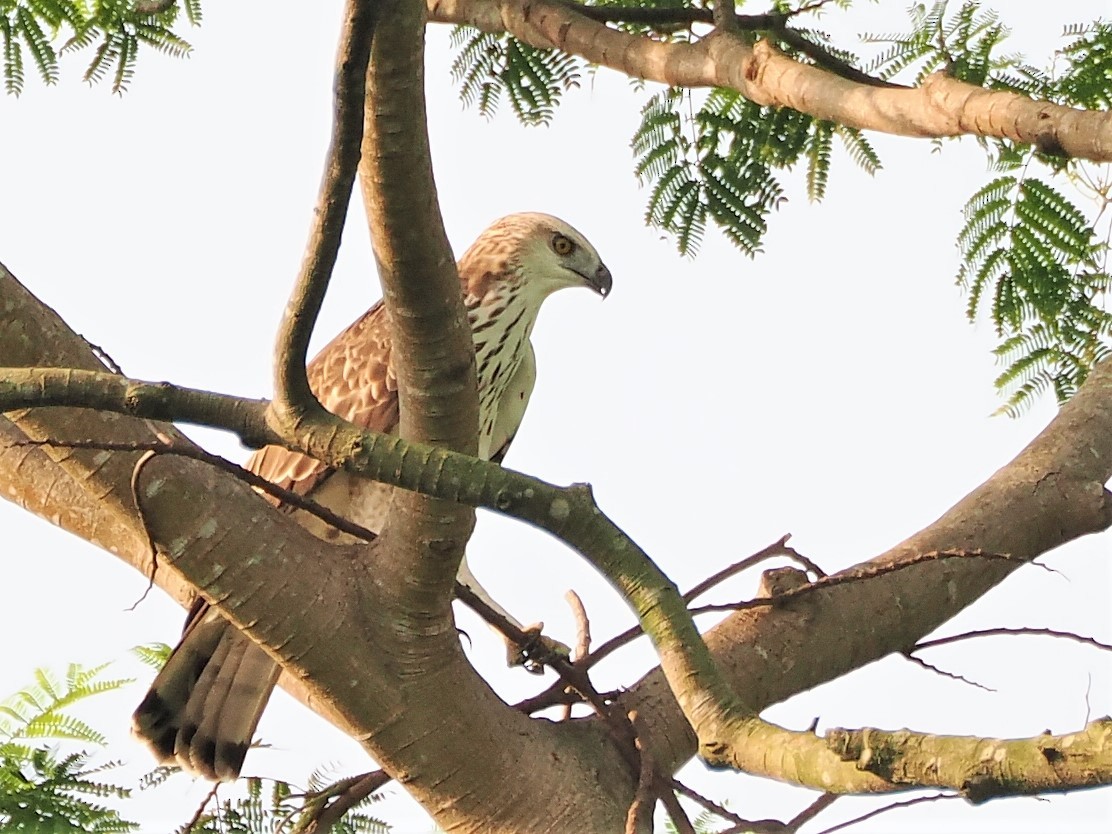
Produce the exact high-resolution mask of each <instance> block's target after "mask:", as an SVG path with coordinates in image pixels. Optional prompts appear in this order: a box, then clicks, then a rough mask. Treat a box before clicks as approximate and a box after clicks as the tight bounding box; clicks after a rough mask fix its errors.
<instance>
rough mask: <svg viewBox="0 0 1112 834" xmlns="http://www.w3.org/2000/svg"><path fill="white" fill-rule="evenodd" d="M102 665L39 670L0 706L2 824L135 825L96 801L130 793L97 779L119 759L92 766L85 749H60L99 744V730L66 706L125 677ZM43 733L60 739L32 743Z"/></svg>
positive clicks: (55, 827)
mask: <svg viewBox="0 0 1112 834" xmlns="http://www.w3.org/2000/svg"><path fill="white" fill-rule="evenodd" d="M104 669H105V666H97V667H93V668H91V669H87V668H84V667H81V666H78V665H76V664H71V665H70V667H69V668H68V670H67V671H66V676H65V679H64V680H59V679H58V678H56V677H55V676H54V675H53V674H52V673H50V672H48V671H46V670H43V669H40V670H37V671H36V672H35V681H34V682H33V683H32V684H30V685H28V686H27V687H25V688H24V689H22V690H20V691H19V692H17V693H15V694H14V695H12V696H11V697H10V698H8V699H7V700H6V701H5V702H4V703H3V704H0V830H3V831H57V832H75V834H76V832H83V831H89V832H97V834H100V833H101V832H104V834H108V833H109V832H121V831H133V830H135V829H136V828H137V826H136V825H135V824H134V823H132V822H129V821H127V820H125V819H123V818H121V817H120V815H119V813H118V812H117V811H116V810H115V809H113V808H109V807H107V806H105V805H104V804H103V803H102V801H101V800H103V799H105V798H109V797H116V798H121V799H122V798H126V797H127V796H128V795H129V791H128V790H127V789H126V788H122V787H120V786H119V785H116V784H113V783H111V782H108V781H105V780H104V779H103V778H102V777H101V774H103V773H104V772H105V771H107V770H110V769H111V768H113V767H115V766H116V765H117V764H118V763H117V762H108V763H105V764H100V765H93V764H91V761H92V753H91V752H90V751H89V750H87V749H80V750H76V751H70V752H62V747H63V746H67V743H68V746H73V743H75V742H76V743H79V744H80V745H85V746H94V747H96V746H102V745H103V744H104V737H103V736H102V735H101V734H100V733H99V732H98V731H97V730H95V729H94V728H93V727H91V726H90V725H89V724H87V723H86V722H85V721H83V720H81V719H79V718H77V717H75V716H74V715H73V714H72V713H70V712H69V709H70V708H71V707H72V706H73V705H74V704H76V703H78V702H79V701H82V700H84V699H86V698H90V697H92V696H94V695H98V694H101V693H104V692H110V691H112V690H115V689H119V688H120V687H121V686H124V685H125V684H127V683H129V682H130V681H127V680H119V679H116V680H113V679H105V678H103V676H102V675H103V672H104ZM42 739H53V740H60V741H61V742H62V745H58V746H53V747H48V746H44V745H42V744H40V743H36V742H38V741H40V740H42Z"/></svg>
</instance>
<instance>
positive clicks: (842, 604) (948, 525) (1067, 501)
mask: <svg viewBox="0 0 1112 834" xmlns="http://www.w3.org/2000/svg"><path fill="white" fill-rule="evenodd" d="M1110 477H1112V362H1104V363H1101V364H1098V365H1097V366H1096V367H1095V368H1094V369H1093V371H1092V373H1091V375H1090V377H1089V379H1088V380H1087V381H1086V383H1085V385H1083V386H1082V387H1081V390H1080V391H1079V392H1078V393H1077V395H1076V396H1075V397H1074V398H1073V399H1072V400H1070V402H1068V403H1067V404H1066V405H1065V406H1063V407H1062V409H1061V411H1060V412H1059V414H1058V416H1057V417H1056V418H1055V419H1054V420H1053V421H1051V423H1050V424H1049V425H1048V426H1047V427H1046V428H1045V429H1044V430H1043V432H1042V433H1041V434H1040V435H1039V436H1038V437H1037V438H1035V440H1033V441H1032V442H1031V443H1030V444H1029V445H1028V446H1027V447H1026V448H1025V449H1024V450H1023V451H1022V452H1021V453H1020V454H1019V455H1018V456H1017V457H1016V458H1015V459H1014V460H1013V461H1012V462H1011V463H1009V464H1008V465H1007V466H1005V467H1004V468H1002V469H1001V470H1000V471H998V472H997V473H996V474H995V475H993V476H992V477H991V478H990V479H989V480H988V481H986V482H985V483H984V484H982V485H981V486H979V487H978V488H977V489H976V490H974V491H973V492H972V493H970V494H969V495H968V496H966V497H965V498H964V499H962V501H960V502H959V503H958V504H957V505H955V506H954V507H953V508H952V509H951V510H950V511H948V512H947V513H946V514H945V515H944V516H943V517H942V518H940V519H939V520H938V521H936V522H935V523H934V524H932V525H930V526H929V527H927V528H926V529H924V530H922V531H920V532H919V533H917V534H915V535H914V536H912V537H911V538H909V539H908V540H906V541H905V542H903V543H901V544H899V545H897V546H896V547H894V548H893V549H891V550H890V551H888V552H887V553H884V554H882V555H881V556H878V557H876V558H875V559H873V560H871V561H870V562H868V563H866V564H864V565H858V566H855V567H853V568H851V569H849V570H848V571H845V572H843V574H837V575H835V576H839V577H840V576H842V575H846V576H853V575H856V576H860V575H861V574H862V571H863V570H865V571H875V570H878V569H881V568H884V567H885V566H891V565H895V564H899V563H900V562H902V561H906V560H907V559H908V558H910V557H913V556H915V554H917V553H931V552H974V551H977V550H982V551H985V552H989V553H998V554H1007V555H1008V556H1009V557H1010V558H1006V559H1005V558H1001V559H956V558H951V559H931V560H927V561H923V562H920V563H919V564H915V565H912V566H911V567H909V568H907V569H903V570H899V571H892V572H888V573H884V574H880V575H874V578H872V579H870V580H869V581H868V582H860V581H848V582H842V583H840V584H836V583H839V582H840V580H837V579H834V578H833V577H832V578H831V579H830V580H824V582H826V583H829V584H828V587H825V588H819V589H817V590H815V591H807V592H805V593H803V592H801V595H800V596H798V597H797V598H796V599H795V600H793V601H792V602H790V603H788V604H780V605H775V606H765V607H762V608H758V609H753V610H749V611H741V612H738V613H737V614H734V615H732V616H730V617H729V618H727V619H726V620H724V621H723V622H722V623H721V624H719V625H718V626H716V627H715V628H713V629H711V630H710V631H709V632H707V634H705V635H704V639H705V640H706V642H707V644H708V646H709V647H710V648H711V650H712V652H713V654H714V656H715V657H716V658H717V659H718V660H719V662H720V663H721V664H722V666H723V668H726V669H729V670H731V675H730V681H731V683H732V684H733V685H734V686H735V687H736V688H737V689H738V690H739V691H740V693H741V694H742V695H743V697H744V698H745V699H746V700H747V702H748V703H750V704H751V705H753V706H754V707H755V708H756V709H764V708H766V707H767V706H768V705H770V704H772V703H775V702H777V701H779V700H781V699H783V698H786V697H788V696H789V695H791V694H794V693H796V692H800V691H803V690H805V689H808V688H811V687H814V686H816V685H818V684H820V683H822V682H824V681H827V680H831V679H833V678H835V677H838V676H840V675H843V674H845V673H846V672H848V671H850V670H852V669H855V668H858V667H860V666H861V665H863V664H865V663H868V662H870V661H872V660H875V659H878V658H880V657H883V656H885V655H886V654H889V653H891V652H901V653H902V652H905V651H907V650H909V649H910V648H911V647H912V646H914V644H915V643H916V641H917V640H919V639H921V638H922V637H923V636H924V635H925V634H928V633H929V632H931V631H933V630H934V629H935V628H937V627H938V626H939V625H941V624H942V623H943V622H945V621H946V620H948V619H949V618H950V617H952V616H954V615H955V614H956V613H957V612H959V611H960V610H962V609H963V608H964V607H966V606H967V605H969V604H970V603H971V602H973V601H974V600H976V599H977V598H979V597H980V596H981V595H982V594H984V593H985V592H986V591H987V590H988V589H990V588H992V587H993V586H995V585H996V584H998V583H999V582H1001V581H1002V580H1003V579H1004V578H1005V577H1006V576H1008V575H1009V574H1010V573H1011V572H1012V571H1013V570H1015V569H1016V567H1018V566H1019V565H1020V564H1021V562H1022V561H1023V560H1028V561H1029V560H1031V559H1034V558H1035V557H1036V556H1038V555H1040V554H1042V553H1045V552H1047V551H1048V550H1051V549H1053V548H1055V547H1057V546H1059V545H1061V544H1063V543H1065V542H1067V541H1070V540H1071V539H1074V538H1077V537H1079V536H1082V535H1085V534H1087V533H1094V532H1098V531H1101V530H1105V529H1107V528H1108V527H1109V525H1110V524H1112V495H1110V494H1109V493H1108V492H1107V491H1106V490H1105V488H1104V483H1105V482H1106V481H1107V480H1108V479H1109V478H1110ZM851 633H852V634H853V639H852V640H835V641H831V640H830V638H829V635H832V634H851ZM820 646H821V651H819V650H818V649H817V647H820ZM665 693H666V684H665V681H664V680H663V678H662V675H661V673H660V672H659V671H657V672H653V673H650V674H649V675H648V676H647V677H646V678H645V679H643V680H642V681H640V682H639V683H638V684H636V685H635V686H634V687H633V688H632V689H631V690H630V691H629V692H628V693H626V694H625V695H623V697H622V704H623V706H624V707H625V708H627V709H634V708H636V709H638V714H639V715H640V716H641V717H642V720H645V721H646V722H648V723H650V724H651V726H652V731H651V735H650V739H652V741H653V743H655V744H659V745H661V748H662V749H658V750H657V751H656V757H657V761H658V762H661V763H662V767H663V766H666V765H664V764H663V763H664V762H668V763H669V765H667V766H677V765H678V764H679V763H681V762H683V761H685V760H686V759H687V758H689V757H690V756H691V755H692V754H693V753H694V752H695V749H696V748H695V739H694V738H693V737H692V735H691V731H690V730H689V729H688V728H687V727H685V726H684V720H683V717H682V716H681V714H680V710H678V709H677V708H676V707H675V705H673V704H670V703H669V701H668V698H667V696H666V694H665ZM663 748H666V749H663Z"/></svg>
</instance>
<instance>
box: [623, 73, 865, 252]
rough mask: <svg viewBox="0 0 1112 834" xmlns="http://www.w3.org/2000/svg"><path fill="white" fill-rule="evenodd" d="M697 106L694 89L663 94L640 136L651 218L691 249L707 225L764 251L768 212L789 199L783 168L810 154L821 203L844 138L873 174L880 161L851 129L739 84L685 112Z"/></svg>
mask: <svg viewBox="0 0 1112 834" xmlns="http://www.w3.org/2000/svg"><path fill="white" fill-rule="evenodd" d="M692 106H693V105H692V100H691V93H690V92H686V91H682V90H679V89H675V88H672V89H668V90H665V91H663V92H660V93H657V94H656V95H654V96H652V97H651V98H650V99H649V100H648V102H647V103H646V104H645V106H644V108H642V111H641V125H640V126H639V127H638V129H637V132H636V133H635V134H634V136H633V141H632V147H633V154H634V158H635V160H636V172H637V176H638V178H639V179H640V180H641V182H642V183H646V184H649V183H651V185H652V191H651V193H650V196H649V204H648V208H647V210H646V212H645V220H646V222H647V223H649V224H651V225H653V226H656V227H657V228H659V229H662V230H664V231H665V232H667V233H669V234H671V235H673V236H674V237H675V239H676V244H677V247H678V248H679V251H680V252H681V253H682V254H685V255H692V254H694V253H695V252H696V251H697V250H698V247H699V244H700V242H701V241H702V238H703V235H704V234H705V232H706V228H707V224H708V223H714V224H715V225H716V226H717V227H718V228H719V229H720V230H721V231H722V233H723V234H724V235H725V236H726V237H727V238H728V239H729V240H730V241H732V242H733V243H734V244H735V245H736V246H737V247H738V248H739V249H740V250H741V251H742V252H744V253H746V254H747V255H754V254H756V253H757V252H758V251H760V247H761V241H762V239H763V237H764V234H765V231H766V230H767V218H768V215H769V214H770V213H771V211H772V210H773V209H774V208H775V207H776V206H777V205H778V204H779V203H780V202H781V201H782V200H783V199H784V197H783V193H784V189H783V186H782V185H781V183H780V180H779V178H778V176H777V173H778V172H779V171H781V170H786V169H790V168H792V167H793V166H794V165H795V164H796V163H797V162H799V161H800V160H804V161H805V163H806V168H807V171H806V178H807V190H808V194H809V196H810V197H811V199H813V200H820V199H822V197H823V196H824V194H825V193H826V185H827V181H828V178H829V172H830V163H831V152H832V145H833V138H834V136H836V135H837V136H838V137H839V138H840V139H841V141H842V142H843V144H844V145H845V146H846V148H847V149H848V150H849V152H850V156H851V157H852V158H853V159H854V160H855V161H856V162H857V163H858V164H859V165H861V166H862V167H863V168H864V169H865V170H867V171H869V172H870V173H871V172H873V171H875V170H876V169H877V168H879V167H880V160H879V158H878V157H877V155H876V152H875V151H874V150H873V148H872V146H871V145H870V144H869V142H868V140H867V139H865V137H864V136H863V135H862V134H861V133H860V131H857V130H855V129H852V128H846V127H843V126H841V125H836V124H833V123H831V122H823V121H817V120H815V119H813V118H811V117H810V116H807V115H805V114H802V113H799V112H797V111H795V110H789V109H786V108H775V107H762V106H761V105H758V104H754V103H753V102H751V101H748V100H746V99H745V98H743V97H742V96H741V95H740V94H739V93H737V92H735V91H733V90H724V89H716V90H713V91H712V92H711V93H710V94H709V95H708V96H707V97H706V99H705V101H704V102H703V104H702V106H701V107H700V108H699V109H698V110H697V111H696V112H694V114H692V115H685V112H684V111H685V110H687V111H688V113H690V110H691V108H692Z"/></svg>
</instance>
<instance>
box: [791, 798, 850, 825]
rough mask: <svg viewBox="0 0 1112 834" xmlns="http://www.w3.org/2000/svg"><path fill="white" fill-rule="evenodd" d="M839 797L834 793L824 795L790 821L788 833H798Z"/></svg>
mask: <svg viewBox="0 0 1112 834" xmlns="http://www.w3.org/2000/svg"><path fill="white" fill-rule="evenodd" d="M837 799H838V795H837V794H833V793H824V794H823V795H822V796H820V797H819V798H818V799H816V800H815V801H814V802H812V803H811V804H810V805H808V806H807V807H806V808H804V809H803V810H802V811H800V812H799V813H798V814H796V815H795V816H794V817H792V818H791V819H790V820H788V825H787V828H788V831H793V832H794V831H798V830H799V829H800V828H802V827H803V826H804V825H806V824H807V823H809V822H810V821H811V820H813V819H814V818H815V817H817V816H818V815H819V814H821V813H822V812H823V811H825V810H826V809H827V808H829V807H830V806H831V805H833V804H834V803H835V801H837Z"/></svg>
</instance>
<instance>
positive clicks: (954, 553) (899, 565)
mask: <svg viewBox="0 0 1112 834" xmlns="http://www.w3.org/2000/svg"><path fill="white" fill-rule="evenodd" d="M940 559H988V560H993V561H1004V562H1019V563H1021V564H1025V565H1026V564H1036V563H1034V562H1031V561H1030V560H1028V559H1024V558H1022V557H1019V556H1012V555H1011V554H1009V553H985V552H984V551H981V550H932V551H930V552H928V553H919V554H916V555H915V556H910V557H908V558H907V559H902V560H900V561H898V562H893V563H891V564H887V565H880V566H876V567H872V566H870V567H867V568H864V569H860V570H855V571H852V572H846V573H836V574H834V575H833V576H824V577H822V578H820V579H817V580H816V581H814V582H811V583H809V584H807V585H803V586H801V587H799V588H793V589H792V590H790V591H785V592H784V593H782V594H777V595H776V596H774V597H759V598H757V599H749V600H742V601H741V602H730V603H725V604H721V605H701V606H699V607H698V608H692V609H691V613H692V614H693V615H695V614H709V613H712V612H717V611H743V610H745V609H749V608H766V607H768V606H770V605H772V606H779V605H783V604H785V603H786V602H788V601H789V600H793V599H796V598H797V597H802V596H805V595H807V594H812V593H814V592H816V591H822V590H826V589H827V588H833V587H836V586H838V585H847V584H849V583H853V582H864V581H867V580H870V579H877V578H878V577H881V576H885V575H887V574H890V573H897V572H899V571H902V570H906V569H907V568H911V567H914V566H916V565H920V564H923V563H924V562H934V561H938V560H940ZM1044 567H1045V566H1044Z"/></svg>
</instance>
